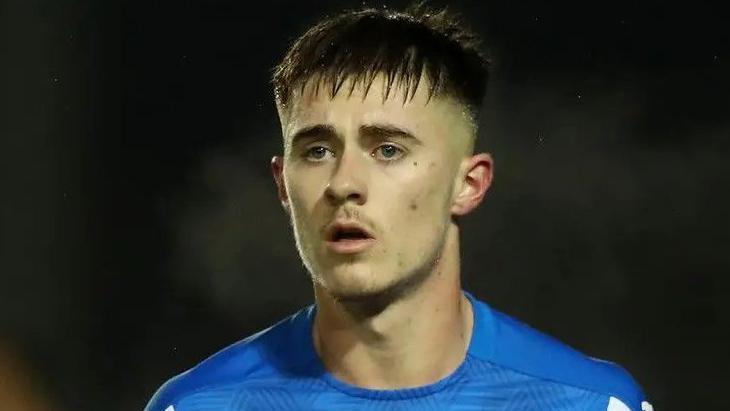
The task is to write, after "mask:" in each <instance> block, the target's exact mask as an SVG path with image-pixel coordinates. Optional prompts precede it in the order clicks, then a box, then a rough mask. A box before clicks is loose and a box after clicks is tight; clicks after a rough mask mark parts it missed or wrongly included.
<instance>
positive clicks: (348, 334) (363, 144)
mask: <svg viewBox="0 0 730 411" xmlns="http://www.w3.org/2000/svg"><path fill="white" fill-rule="evenodd" d="M349 81H351V80H348V81H346V82H345V84H344V85H343V86H342V87H341V89H340V91H339V92H338V93H337V94H336V95H335V96H334V97H332V98H331V97H330V95H328V93H326V92H322V91H319V92H318V90H317V88H316V82H313V81H312V82H308V83H307V86H306V87H305V88H304V90H303V92H301V93H299V92H298V91H299V90H296V91H295V94H294V95H293V96H292V98H291V99H290V104H289V105H288V106H287V107H282V106H278V109H279V116H280V120H281V128H282V134H283V137H284V154H283V157H281V156H276V157H274V158H273V159H272V164H271V167H272V172H273V175H274V179H275V182H276V185H277V189H278V194H279V198H280V200H281V202H282V206H283V207H284V209H285V211H286V212H287V213H288V215H289V216H290V219H291V224H292V228H293V231H294V238H295V242H296V246H297V250H298V251H299V254H300V256H301V257H302V261H303V262H304V265H305V266H306V268H307V269H308V271H309V273H310V275H311V276H312V280H313V283H314V291H315V299H316V301H317V307H318V311H317V315H316V318H315V326H314V330H313V334H314V335H313V341H314V345H315V348H316V350H317V353H318V355H319V356H320V358H321V359H322V361H323V363H324V364H325V366H326V367H327V368H328V370H329V371H330V372H331V373H332V374H333V375H335V376H336V377H338V378H340V379H342V380H343V381H345V382H348V383H351V384H354V385H357V386H361V387H366V388H374V389H396V388H406V387H415V386H420V385H426V384H430V383H433V382H436V381H438V380H439V379H441V378H444V377H446V376H448V375H449V374H450V373H452V372H453V371H454V370H455V369H456V368H457V367H458V366H459V365H460V364H461V362H462V361H463V360H464V357H465V355H466V350H467V347H468V344H469V340H470V336H471V332H472V321H473V317H472V312H471V306H470V304H469V302H468V300H467V298H466V297H465V296H464V295H463V293H462V291H461V282H460V259H459V228H458V226H457V224H456V223H455V222H454V221H453V219H452V217H455V216H461V215H465V214H468V213H469V212H471V211H472V210H474V209H475V208H476V207H477V206H478V205H479V203H480V202H481V201H482V200H483V198H484V195H485V193H486V191H487V189H488V188H489V185H490V183H491V179H492V168H493V161H492V158H491V156H490V155H489V154H488V153H479V154H476V155H474V154H473V147H474V138H475V134H476V127H475V124H474V121H473V120H472V118H471V116H470V115H469V114H468V110H466V108H465V106H464V105H463V104H461V103H460V102H458V101H457V100H455V99H453V98H450V97H446V96H439V95H435V96H432V97H431V99H428V83H427V80H426V81H423V82H421V84H420V85H419V87H418V88H417V89H416V92H415V94H414V95H413V97H412V98H411V99H409V100H406V101H405V102H404V99H403V98H402V96H403V93H404V92H405V90H403V89H402V88H400V87H399V85H398V84H395V85H394V88H393V89H392V90H391V93H390V95H389V96H388V98H386V99H383V95H384V94H383V93H382V91H383V90H384V86H385V78H384V77H383V76H377V77H376V78H375V80H374V82H373V84H372V86H371V87H370V88H369V90H368V91H367V93H365V87H363V86H362V84H357V85H355V87H354V89H353V93H352V95H348V92H346V91H345V90H349V89H350V84H349ZM306 130H308V132H303V131H306ZM336 219H343V220H348V221H353V220H354V221H357V222H358V223H360V224H362V225H364V226H365V227H367V229H368V230H370V232H371V233H373V236H374V238H375V240H376V241H375V243H374V245H373V246H372V247H371V248H370V249H368V250H366V251H364V252H362V253H358V254H347V255H340V254H336V253H333V252H331V251H330V250H328V248H327V247H326V244H325V229H326V228H327V226H328V225H329V224H331V223H332V222H333V221H335V220H336ZM382 296H388V299H387V303H386V304H383V305H382V306H379V307H378V308H377V309H373V307H371V306H369V305H371V303H372V302H373V301H376V300H379V299H380V300H382V298H381V297H382ZM423 358H429V359H431V361H428V362H424V361H423Z"/></svg>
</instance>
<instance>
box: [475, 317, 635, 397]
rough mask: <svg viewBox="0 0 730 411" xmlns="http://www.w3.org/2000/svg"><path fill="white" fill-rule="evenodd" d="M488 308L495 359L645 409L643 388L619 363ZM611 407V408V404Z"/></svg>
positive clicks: (504, 364)
mask: <svg viewBox="0 0 730 411" xmlns="http://www.w3.org/2000/svg"><path fill="white" fill-rule="evenodd" d="M482 304H483V303H482ZM484 306H485V307H486V304H484ZM487 309H489V308H487ZM489 310H490V312H491V318H492V331H493V333H494V336H495V337H494V338H495V339H494V340H493V342H494V347H493V350H492V351H491V357H492V358H491V360H492V361H493V362H495V363H497V364H499V365H501V366H504V367H508V368H511V369H513V370H515V371H518V372H521V373H523V374H527V375H530V376H532V377H536V378H540V379H543V380H549V381H553V382H557V383H560V384H564V385H570V386H573V387H576V388H581V389H584V390H588V391H592V392H596V393H600V394H603V395H605V396H607V397H608V398H611V400H610V401H612V402H614V403H616V404H619V403H623V404H626V405H628V406H629V408H626V409H627V410H628V409H630V410H636V411H639V410H641V409H642V408H641V407H642V405H641V404H642V402H643V401H644V394H643V391H642V389H641V387H640V386H639V384H638V383H637V382H636V380H635V379H634V378H633V377H632V376H631V374H629V373H628V372H627V371H626V370H625V369H624V368H623V367H621V366H620V365H618V364H615V363H612V362H609V361H605V360H601V359H597V358H592V357H589V356H587V355H585V354H583V353H581V352H579V351H577V350H575V349H573V348H571V347H569V346H568V345H566V344H564V343H562V342H560V341H558V340H557V339H555V338H553V337H551V336H549V335H547V334H544V333H542V332H540V331H537V330H535V329H534V328H532V327H530V326H528V325H527V324H525V323H523V322H521V321H518V320H516V319H514V318H512V317H510V316H508V315H506V314H504V313H501V312H499V311H497V310H493V309H489ZM608 409H609V410H611V409H612V408H610V404H609V408H608ZM616 410H621V408H616Z"/></svg>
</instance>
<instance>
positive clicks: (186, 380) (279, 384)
mask: <svg viewBox="0 0 730 411" xmlns="http://www.w3.org/2000/svg"><path fill="white" fill-rule="evenodd" d="M464 294H465V295H466V296H467V297H468V298H469V300H470V301H471V303H472V307H473V310H472V311H473V313H474V328H473V330H472V337H471V341H470V343H469V348H468V351H467V354H466V358H465V359H464V361H463V362H462V363H461V365H460V366H459V367H458V368H457V369H456V371H454V372H453V373H451V375H449V376H447V377H445V378H443V379H441V380H439V381H437V382H434V383H433V384H430V385H425V386H420V387H415V388H405V389H395V390H375V389H366V388H361V387H357V386H354V385H350V384H348V383H345V382H344V381H340V380H338V379H337V378H335V377H334V376H333V375H332V374H330V373H329V372H328V371H327V370H326V369H325V368H324V366H323V364H322V362H321V360H320V359H319V357H318V355H317V353H316V351H315V349H314V345H313V342H312V325H313V319H314V314H315V312H316V309H317V308H316V305H314V304H313V305H310V306H308V307H305V308H303V309H301V310H300V311H299V312H297V313H296V314H293V315H291V316H290V317H288V318H285V319H284V320H282V321H280V322H278V323H277V324H275V325H273V326H272V327H270V328H267V329H265V330H263V331H260V332H258V333H256V334H254V335H251V336H249V337H248V338H245V339H243V340H241V341H239V342H237V343H235V344H233V345H231V346H229V347H227V348H225V349H223V350H222V351H220V352H218V353H217V354H215V355H213V356H211V357H210V358H208V359H206V360H205V361H203V362H202V363H200V364H198V365H197V366H196V367H194V368H192V369H190V370H188V371H186V372H184V373H182V374H180V375H178V376H176V377H174V378H172V379H170V380H169V381H167V382H166V383H165V384H164V385H163V386H162V387H161V388H160V389H159V390H158V391H157V393H156V394H155V395H154V397H153V398H152V400H151V401H150V403H149V404H148V405H147V408H146V411H243V410H247V411H248V410H281V411H285V410H404V411H405V410H414V411H415V410H418V411H425V410H500V411H502V410H519V411H529V410H535V411H537V410H539V411H545V410H555V411H593V410H596V411H599V410H600V411H648V410H651V405H649V403H648V402H646V401H645V399H644V394H643V393H642V390H641V388H640V387H639V386H638V384H637V383H636V382H635V381H634V379H633V378H631V376H630V375H629V374H628V373H627V372H626V371H625V370H624V369H623V368H621V367H619V366H618V365H616V364H613V363H610V362H606V361H602V360H597V359H594V358H590V357H587V356H585V355H583V354H581V353H579V352H577V351H575V350H573V349H572V348H570V347H568V346H566V345H565V344H562V343H560V342H558V341H557V340H555V339H553V338H551V337H549V336H547V335H544V334H542V333H540V332H538V331H535V330H534V329H532V328H530V327H528V326H527V325H525V324H523V323H521V322H519V321H517V320H515V319H513V318H510V317H509V316H507V315H505V314H503V313H500V312H498V311H496V310H494V309H492V308H490V307H489V306H488V305H487V304H486V303H484V302H482V301H479V300H477V299H476V298H475V297H474V296H473V295H471V294H470V293H468V292H464Z"/></svg>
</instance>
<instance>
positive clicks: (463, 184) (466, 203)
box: [451, 153, 494, 216]
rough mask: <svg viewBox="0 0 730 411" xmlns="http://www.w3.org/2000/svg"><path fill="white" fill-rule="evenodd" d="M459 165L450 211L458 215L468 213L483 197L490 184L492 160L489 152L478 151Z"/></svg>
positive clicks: (492, 167) (492, 168) (492, 170)
mask: <svg viewBox="0 0 730 411" xmlns="http://www.w3.org/2000/svg"><path fill="white" fill-rule="evenodd" d="M461 167H462V168H461V170H462V171H461V172H460V173H459V176H458V177H459V178H460V179H461V181H457V183H456V184H455V185H454V190H455V192H454V193H453V194H454V202H453V204H452V206H451V213H452V214H455V215H458V216H462V215H466V214H469V213H470V212H472V210H474V209H475V208H477V206H478V205H479V204H480V203H481V202H482V200H483V199H484V196H485V195H486V194H487V190H489V186H490V185H491V184H492V176H493V172H494V160H492V156H491V155H490V154H489V153H479V154H476V155H473V156H471V157H469V158H466V159H464V160H463V161H462V166H461Z"/></svg>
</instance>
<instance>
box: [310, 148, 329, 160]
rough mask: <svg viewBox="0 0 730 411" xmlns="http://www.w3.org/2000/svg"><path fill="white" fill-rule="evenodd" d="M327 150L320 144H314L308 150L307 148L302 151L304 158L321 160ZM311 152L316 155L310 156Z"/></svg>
mask: <svg viewBox="0 0 730 411" xmlns="http://www.w3.org/2000/svg"><path fill="white" fill-rule="evenodd" d="M327 151H329V150H327V148H326V147H322V146H314V147H311V148H310V149H309V150H307V151H306V152H305V153H304V158H307V159H314V160H321V159H323V158H324V154H325V153H326V152H327ZM312 154H316V156H314V157H312Z"/></svg>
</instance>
